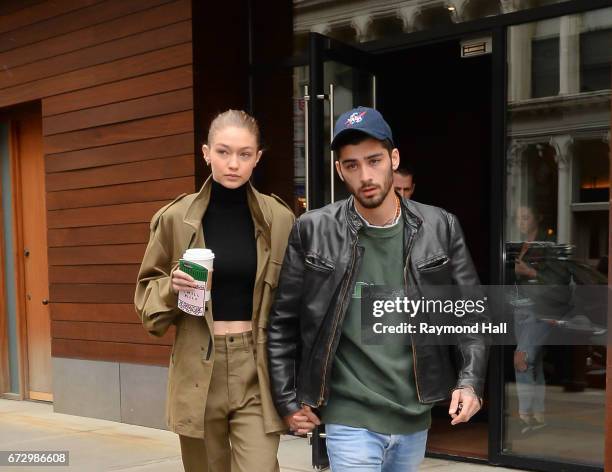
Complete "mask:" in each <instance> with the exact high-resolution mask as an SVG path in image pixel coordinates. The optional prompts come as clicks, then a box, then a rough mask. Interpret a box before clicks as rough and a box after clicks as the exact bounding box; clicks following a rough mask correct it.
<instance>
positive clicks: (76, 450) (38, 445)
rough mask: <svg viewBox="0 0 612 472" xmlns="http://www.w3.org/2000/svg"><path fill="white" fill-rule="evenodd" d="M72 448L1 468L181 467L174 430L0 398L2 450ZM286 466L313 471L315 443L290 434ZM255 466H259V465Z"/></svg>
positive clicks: (451, 466)
mask: <svg viewBox="0 0 612 472" xmlns="http://www.w3.org/2000/svg"><path fill="white" fill-rule="evenodd" d="M16 450H30V451H34V450H45V451H46V450H68V451H70V466H69V467H41V466H38V467H26V466H20V467H0V472H8V471H16V472H26V471H33V472H36V471H41V470H52V471H58V472H59V471H61V470H73V471H79V472H80V471H83V472H97V471H124V472H181V471H182V470H183V467H182V464H181V458H180V449H179V442H178V437H177V436H176V435H175V434H174V433H171V432H169V431H164V430H159V429H153V428H145V427H142V426H135V425H128V424H124V423H115V422H112V421H106V420H98V419H93V418H85V417H80V416H71V415H64V414H60V413H54V412H53V406H52V405H50V404H48V403H39V402H29V401H13V400H2V399H0V451H16ZM279 462H280V465H281V471H282V472H311V471H312V468H311V467H310V448H309V447H308V444H307V441H306V440H305V439H302V438H294V437H292V436H284V437H283V438H282V440H281V446H280V450H279ZM487 469H488V470H491V471H495V472H498V471H499V472H501V471H506V470H510V469H503V468H497V467H490V466H482V465H475V464H469V463H460V462H452V461H446V460H439V459H425V462H424V463H423V466H422V468H421V470H424V471H430V472H472V471H474V472H479V471H485V470H487ZM253 472H257V470H256V468H255V467H254V468H253Z"/></svg>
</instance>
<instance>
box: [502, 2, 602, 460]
mask: <svg viewBox="0 0 612 472" xmlns="http://www.w3.org/2000/svg"><path fill="white" fill-rule="evenodd" d="M611 33H612V9H604V10H599V11H595V12H589V13H585V14H582V15H570V16H564V17H561V18H555V19H552V20H546V21H540V22H535V23H530V24H524V25H518V26H514V27H512V28H510V29H509V30H508V59H509V84H508V112H509V116H508V140H507V142H508V151H507V158H506V163H507V165H506V171H507V173H506V178H507V186H506V188H507V194H506V208H507V215H508V218H507V221H506V225H505V228H506V241H507V242H506V276H505V279H506V283H507V284H510V285H514V286H515V290H514V292H513V293H514V298H513V299H512V301H511V306H512V308H511V309H512V313H513V315H514V323H515V326H514V327H515V335H516V342H517V345H516V346H515V348H514V349H508V350H507V351H506V356H505V360H506V369H505V372H506V377H505V379H506V390H505V391H506V401H505V405H506V407H505V408H506V410H505V429H504V450H505V452H506V453H509V454H516V455H521V456H528V457H539V458H544V459H553V460H555V459H556V460H571V461H576V462H580V463H585V464H602V463H603V449H604V444H603V441H604V439H603V438H604V417H605V365H606V364H605V359H606V349H605V345H603V346H600V345H596V344H594V343H595V341H596V338H595V337H594V336H593V333H594V331H593V330H592V329H590V327H592V326H595V325H598V326H600V327H601V326H603V327H604V328H605V324H606V320H605V319H590V318H589V317H588V316H587V315H586V314H583V313H577V312H576V311H575V310H572V305H573V304H575V300H574V298H573V297H574V295H573V294H574V293H575V290H574V289H573V287H575V286H576V285H585V286H588V285H606V284H607V273H608V235H609V223H608V222H609V197H610V195H609V193H610V144H609V140H610V101H611V92H610V88H611V85H612V76H611V67H610V66H611V64H612V54H611V52H610V51H612V34H611ZM549 286H550V287H549ZM553 286H554V287H553ZM533 287H540V289H539V290H537V291H534V290H532V289H533ZM559 321H561V323H559ZM563 323H565V325H564V324H563ZM568 323H569V324H568ZM563 326H565V327H566V328H563ZM569 327H571V329H569ZM552 330H557V331H556V332H555V333H556V334H559V333H560V332H561V334H562V335H563V336H567V338H566V339H567V343H566V345H556V346H550V345H547V339H548V337H549V336H550V333H551V332H552ZM559 330H565V331H559ZM561 339H563V338H561ZM576 344H579V345H576ZM604 344H605V343H604ZM569 436H571V437H572V443H571V444H568V442H567V441H564V440H563V438H566V437H569Z"/></svg>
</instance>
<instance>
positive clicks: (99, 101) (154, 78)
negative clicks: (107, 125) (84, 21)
mask: <svg viewBox="0 0 612 472" xmlns="http://www.w3.org/2000/svg"><path fill="white" fill-rule="evenodd" d="M192 76H193V68H192V66H183V67H177V68H175V69H169V70H164V71H162V72H155V73H153V74H147V75H144V76H141V77H134V78H133V79H127V80H122V81H120V82H112V83H110V84H104V85H99V86H97V87H90V88H87V89H84V90H77V91H76V92H68V93H63V94H61V95H56V96H54V97H49V98H48V99H47V100H45V103H44V108H43V116H45V117H46V116H52V115H58V114H60V113H67V112H70V111H78V110H82V109H85V108H92V107H95V106H99V105H105V104H107V103H116V102H121V101H123V100H130V99H134V98H139V97H146V96H148V95H155V94H157V93H162V92H169V91H172V90H178V89H182V88H187V87H191V85H192Z"/></svg>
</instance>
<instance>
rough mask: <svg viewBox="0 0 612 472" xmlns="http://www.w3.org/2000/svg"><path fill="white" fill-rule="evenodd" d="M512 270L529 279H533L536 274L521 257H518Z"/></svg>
mask: <svg viewBox="0 0 612 472" xmlns="http://www.w3.org/2000/svg"><path fill="white" fill-rule="evenodd" d="M514 272H515V273H516V275H521V276H523V277H527V278H530V279H535V278H536V277H537V275H538V273H537V272H536V270H535V269H534V268H533V267H531V266H530V265H528V264H527V263H525V262H524V261H523V260H522V259H518V260H517V262H516V263H515V264H514Z"/></svg>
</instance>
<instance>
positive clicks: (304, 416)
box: [283, 405, 321, 435]
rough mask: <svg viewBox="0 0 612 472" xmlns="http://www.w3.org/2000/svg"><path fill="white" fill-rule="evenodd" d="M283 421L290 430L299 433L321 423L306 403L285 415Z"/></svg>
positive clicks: (307, 431) (306, 431)
mask: <svg viewBox="0 0 612 472" xmlns="http://www.w3.org/2000/svg"><path fill="white" fill-rule="evenodd" d="M283 421H284V422H285V424H286V425H287V426H288V427H289V430H290V431H293V432H294V433H295V434H300V435H304V434H307V433H309V432H310V431H312V430H313V429H314V427H315V426H318V425H320V424H321V421H320V420H319V418H318V417H317V415H315V414H314V413H313V411H312V410H311V409H310V407H309V406H308V405H304V406H302V408H301V409H299V410H298V411H296V412H295V413H293V414H292V415H289V416H285V417H284V418H283Z"/></svg>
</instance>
